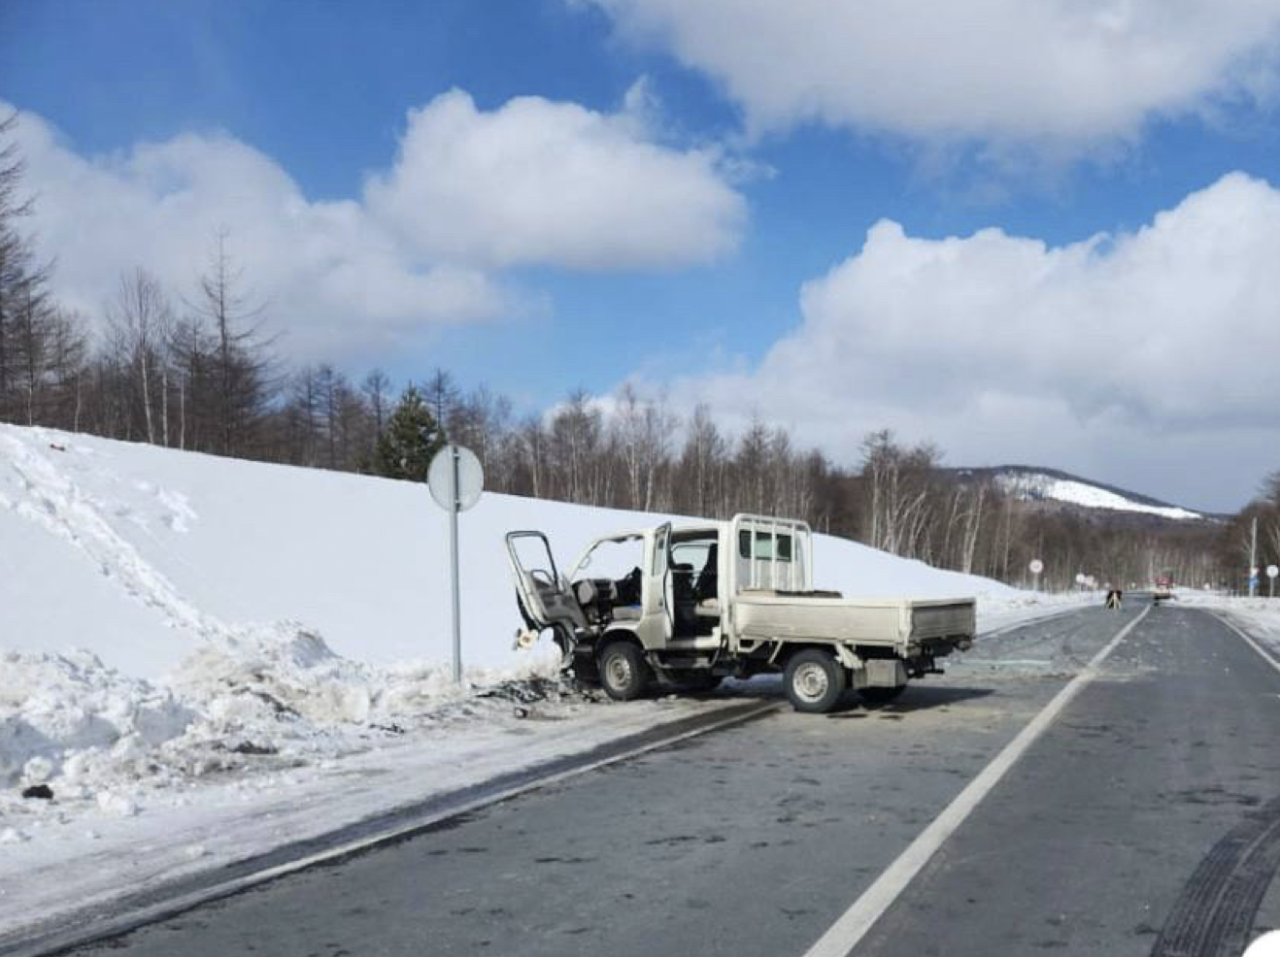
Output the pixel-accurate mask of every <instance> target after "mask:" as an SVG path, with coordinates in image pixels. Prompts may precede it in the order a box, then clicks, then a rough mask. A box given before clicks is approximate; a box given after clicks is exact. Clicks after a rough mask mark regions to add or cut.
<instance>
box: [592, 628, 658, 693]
mask: <svg viewBox="0 0 1280 957" xmlns="http://www.w3.org/2000/svg"><path fill="white" fill-rule="evenodd" d="M596 662H597V664H598V665H599V669H600V687H602V688H604V693H605V694H607V695H608V696H609V697H610V698H613V699H614V700H615V701H632V700H634V699H636V698H638V697H640V696H641V695H642V694H644V693H645V690H646V689H647V688H648V687H649V679H650V677H651V676H652V671H650V669H649V663H648V662H647V661H645V660H644V652H642V651H641V650H640V648H639V647H637V646H636V645H633V644H632V643H631V642H629V641H611V642H609V644H607V645H605V646H604V649H603V650H602V651H601V652H600V654H599V656H598V657H597V658H596Z"/></svg>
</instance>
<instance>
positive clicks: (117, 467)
mask: <svg viewBox="0 0 1280 957" xmlns="http://www.w3.org/2000/svg"><path fill="white" fill-rule="evenodd" d="M658 520H659V519H658V518H656V517H655V516H652V515H644V516H641V515H635V514H629V513H620V512H615V511H610V510H606V509H591V508H581V507H577V506H572V505H564V504H560V503H553V502H544V501H537V500H531V499H523V498H516V497H512V496H504V495H488V496H486V497H485V498H484V499H483V500H482V502H481V503H480V505H479V506H478V507H477V508H476V509H475V510H473V511H471V512H468V513H466V514H465V515H464V516H463V518H462V521H461V525H462V556H463V568H462V584H463V609H464V618H465V624H464V641H465V648H466V651H465V655H466V660H467V662H468V679H469V688H468V689H466V690H459V689H456V688H454V687H453V685H452V684H451V682H450V681H449V680H448V674H447V670H448V669H447V666H448V660H449V659H448V644H447V637H446V636H447V635H448V634H449V629H448V618H447V615H448V607H449V603H448V600H447V579H446V576H445V571H444V560H445V539H444V533H445V531H444V530H445V522H444V516H443V514H442V513H441V512H440V511H439V510H438V509H436V507H435V506H434V505H433V504H432V503H431V501H430V499H429V496H428V494H427V491H426V489H425V488H424V487H422V486H418V485H413V484H409V483H403V482H392V481H386V480H382V479H376V478H367V477H361V476H352V475H341V474H335V473H329V472H321V471H315V470H306V469H298V468H290V467H284V466H272V465H262V464H256V463H248V462H240V461H234V460H228V459H220V458H215V457H210V456H205V455H198V454H192V453H184V452H178V451H172V450H165V449H159V448H155V447H152V446H145V445H134V444H128V443H121V442H112V441H107V440H101V439H94V438H89V437H85V436H80V435H72V434H68V433H61V432H54V431H49V430H44V429H25V428H18V427H13V426H0V608H3V617H0V629H3V630H2V631H0V815H3V816H4V817H7V818H8V820H7V821H6V820H4V819H3V818H0V832H3V834H5V835H7V839H8V840H11V841H12V840H19V839H21V837H22V836H23V835H22V832H21V831H20V830H17V829H15V826H14V822H17V823H19V824H20V823H21V822H22V821H23V820H28V821H29V820H30V819H31V815H33V814H35V815H39V814H41V813H43V809H44V808H47V807H52V806H54V805H55V804H56V805H57V806H58V807H60V808H62V809H66V808H67V807H69V806H71V807H74V806H77V805H83V806H85V807H94V806H98V807H100V808H101V809H103V810H104V811H107V812H111V813H117V814H120V813H123V814H129V813H131V812H133V811H134V810H135V809H137V808H138V807H139V806H143V807H145V805H146V796H147V794H148V793H149V792H155V791H157V790H163V789H166V788H173V787H177V786H179V785H180V784H181V783H182V782H184V781H190V780H193V779H201V778H205V777H208V776H210V775H222V774H225V773H226V772H230V771H241V770H245V769H253V770H257V771H262V770H264V769H265V770H279V769H281V768H290V767H298V766H302V765H305V764H307V763H308V762H316V761H323V760H327V759H330V758H333V757H335V756H340V755H344V754H349V753H352V752H357V751H367V750H369V749H370V748H375V747H378V746H381V745H383V744H385V743H386V742H388V741H389V740H393V739H396V738H401V737H402V736H404V735H412V734H414V733H415V732H418V731H421V730H423V729H439V728H440V727H441V726H445V725H447V726H456V725H458V724H460V723H467V722H470V723H473V724H474V723H475V722H477V721H479V722H484V721H487V720H490V719H491V718H492V717H493V715H494V713H495V711H494V710H493V709H494V708H500V709H501V710H502V711H503V713H504V714H506V713H509V712H510V710H511V709H510V705H509V704H501V705H498V704H494V703H492V702H493V700H494V699H490V698H483V697H477V691H478V689H484V688H491V687H493V686H494V685H495V684H497V683H499V682H506V683H507V684H506V685H505V687H508V688H515V689H521V688H523V689H525V691H528V689H537V690H536V693H534V694H533V697H535V698H539V699H540V700H542V701H543V702H544V704H545V705H546V706H547V707H550V708H555V707H560V706H561V705H562V704H563V703H564V702H565V701H567V700H568V699H563V698H562V695H561V690H562V689H560V687H559V686H558V684H557V682H556V681H554V680H551V679H553V678H554V674H555V670H556V667H555V665H556V656H555V654H554V652H553V651H552V649H550V648H548V647H543V648H542V649H541V650H540V651H538V652H535V653H533V654H529V653H516V652H513V651H512V650H511V648H510V640H511V635H512V633H513V631H514V629H515V627H516V625H517V624H518V623H519V622H518V619H517V614H516V612H515V609H514V602H513V600H512V592H511V585H510V581H509V577H508V571H507V567H506V559H505V553H504V549H503V538H502V536H503V534H504V533H505V532H506V531H508V530H509V529H513V528H540V529H543V530H544V531H546V532H547V533H548V534H549V536H550V538H551V541H552V544H553V547H556V548H557V549H560V550H562V551H559V552H558V558H559V560H560V561H561V562H565V561H566V559H568V558H571V557H572V555H571V553H570V552H567V551H563V550H564V549H569V550H572V551H573V552H576V550H577V549H578V548H580V547H581V546H582V545H583V544H585V543H586V542H587V541H588V540H590V539H591V538H593V537H595V536H597V535H600V534H604V533H606V532H609V531H613V530H617V529H619V528H626V527H635V526H642V525H649V524H653V523H655V522H656V521H658ZM816 566H817V569H818V584H819V585H820V586H824V587H834V588H838V589H841V590H842V591H844V592H845V594H847V595H884V594H904V593H909V594H914V595H917V596H925V597H928V596H954V595H972V594H977V595H978V596H979V597H980V600H981V605H980V609H981V611H982V613H983V614H984V615H986V616H989V620H990V621H992V622H998V623H1003V622H1004V621H1005V620H1010V617H1011V616H1012V617H1020V616H1025V615H1026V614H1028V613H1029V612H1030V613H1037V612H1043V611H1044V610H1046V609H1045V607H1043V602H1042V599H1040V598H1036V597H1034V596H1028V595H1026V594H1025V593H1021V592H1016V591H1014V590H1012V589H1009V588H1006V587H1005V586H1003V585H1000V584H997V583H995V582H992V581H989V580H985V579H980V578H974V577H969V576H963V575H958V574H954V573H950V572H942V571H938V570H936V569H933V568H929V567H928V566H926V565H923V564H921V563H919V562H908V561H904V560H901V559H898V558H894V557H892V556H889V555H886V554H884V553H881V552H877V551H874V550H872V549H868V548H865V547H863V546H860V545H856V544H854V543H851V542H847V541H844V540H840V539H834V538H829V537H826V536H820V537H819V539H818V541H817V544H816ZM518 693H522V694H523V693H525V692H523V691H521V692H518ZM565 706H567V705H565ZM574 706H575V707H578V706H580V704H579V705H574ZM39 785H45V786H47V787H48V788H50V789H51V790H52V792H53V794H54V795H55V798H56V800H55V801H54V802H48V801H41V800H38V799H36V800H32V799H23V798H22V797H21V791H22V790H24V789H28V788H32V787H36V786H39ZM6 826H7V827H8V828H9V829H8V830H7V831H6V830H5V827H6Z"/></svg>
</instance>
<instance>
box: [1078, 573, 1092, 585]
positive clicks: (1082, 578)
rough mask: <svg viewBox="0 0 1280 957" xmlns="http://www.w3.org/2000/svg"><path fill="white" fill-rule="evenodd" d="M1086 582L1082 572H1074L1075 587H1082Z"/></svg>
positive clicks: (1086, 579) (1086, 578)
mask: <svg viewBox="0 0 1280 957" xmlns="http://www.w3.org/2000/svg"><path fill="white" fill-rule="evenodd" d="M1088 580H1089V579H1088V577H1087V576H1086V575H1085V573H1084V572H1076V584H1077V585H1083V584H1084V583H1085V582H1087V581H1088Z"/></svg>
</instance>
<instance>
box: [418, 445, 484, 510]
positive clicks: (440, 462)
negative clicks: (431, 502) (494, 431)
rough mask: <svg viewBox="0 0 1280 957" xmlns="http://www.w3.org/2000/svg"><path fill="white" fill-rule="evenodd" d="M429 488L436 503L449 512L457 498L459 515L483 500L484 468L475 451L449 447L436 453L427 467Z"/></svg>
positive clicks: (455, 446) (460, 447)
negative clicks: (454, 478)
mask: <svg viewBox="0 0 1280 957" xmlns="http://www.w3.org/2000/svg"><path fill="white" fill-rule="evenodd" d="M455 462H456V463H457V476H458V487H457V490H456V492H455V490H454V487H453V476H454V463H455ZM427 487H428V488H430V489H431V497H432V498H433V499H435V500H436V504H437V505H439V506H440V507H441V508H443V509H444V510H445V511H449V510H450V509H452V508H453V507H454V503H455V496H456V502H457V508H458V511H459V512H465V511H466V510H467V509H469V508H471V506H473V505H475V504H476V502H478V501H480V493H481V492H482V491H484V469H483V468H481V466H480V460H479V459H478V458H476V455H475V453H474V452H472V451H471V450H470V449H465V448H463V447H462V446H461V445H446V446H445V447H444V448H442V449H441V450H440V451H439V452H437V453H436V455H435V458H433V459H432V460H431V465H430V466H428V468H427Z"/></svg>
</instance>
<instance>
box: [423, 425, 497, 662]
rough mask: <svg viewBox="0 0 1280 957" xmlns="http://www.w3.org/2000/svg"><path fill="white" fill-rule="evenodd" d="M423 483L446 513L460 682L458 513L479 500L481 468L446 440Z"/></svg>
mask: <svg viewBox="0 0 1280 957" xmlns="http://www.w3.org/2000/svg"><path fill="white" fill-rule="evenodd" d="M427 487H428V488H429V489H430V490H431V497H432V498H433V499H434V500H435V503H436V504H437V505H439V506H440V507H441V508H442V509H444V510H445V511H446V512H448V513H449V584H450V586H451V591H452V595H451V596H450V597H451V599H452V601H451V604H452V606H453V681H454V683H455V684H462V598H461V592H462V578H461V574H460V572H459V569H458V513H459V512H465V511H466V510H467V509H469V508H471V507H473V506H474V505H475V504H476V503H477V502H478V501H480V495H481V493H482V492H483V491H484V468H483V467H482V466H481V465H480V460H479V459H477V458H476V456H475V453H474V452H472V451H471V450H470V449H465V448H463V447H462V446H461V445H454V444H453V443H452V442H450V443H449V444H448V445H446V446H445V447H444V448H442V449H441V450H440V451H439V452H437V453H436V454H435V457H433V458H432V459H431V464H430V465H429V466H428V467H427Z"/></svg>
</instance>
